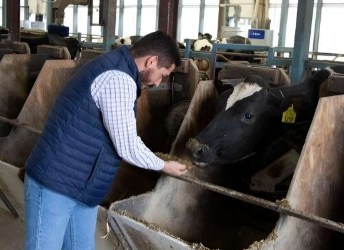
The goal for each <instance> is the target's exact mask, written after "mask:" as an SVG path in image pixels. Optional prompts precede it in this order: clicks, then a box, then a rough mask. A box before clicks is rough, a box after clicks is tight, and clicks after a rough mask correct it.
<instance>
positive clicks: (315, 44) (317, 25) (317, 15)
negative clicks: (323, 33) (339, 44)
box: [313, 0, 323, 59]
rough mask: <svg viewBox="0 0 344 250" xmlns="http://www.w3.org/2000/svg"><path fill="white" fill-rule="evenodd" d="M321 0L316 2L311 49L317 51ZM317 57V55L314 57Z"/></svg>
mask: <svg viewBox="0 0 344 250" xmlns="http://www.w3.org/2000/svg"><path fill="white" fill-rule="evenodd" d="M322 6H323V1H322V0H318V3H317V12H316V16H315V27H314V41H313V51H314V52H318V51H319V37H320V23H321V11H322ZM313 59H317V56H315V58H313Z"/></svg>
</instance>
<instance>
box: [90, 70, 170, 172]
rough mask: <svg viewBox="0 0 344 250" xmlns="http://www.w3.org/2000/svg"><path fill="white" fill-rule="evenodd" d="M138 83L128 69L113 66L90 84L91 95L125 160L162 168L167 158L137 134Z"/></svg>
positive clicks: (114, 143) (145, 166)
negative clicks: (149, 146)
mask: <svg viewBox="0 0 344 250" xmlns="http://www.w3.org/2000/svg"><path fill="white" fill-rule="evenodd" d="M136 90H137V86H136V83H135V82H134V80H133V79H132V78H131V77H130V76H129V75H128V74H126V73H124V72H121V71H118V70H110V71H106V72H104V73H102V74H101V75H99V76H98V77H97V78H96V79H95V80H94V81H93V83H92V85H91V95H92V97H93V99H94V101H95V103H96V105H97V107H98V108H99V110H100V111H101V113H102V115H103V123H104V126H105V128H106V129H107V131H108V132H109V134H110V137H111V139H112V142H113V145H114V146H115V149H116V151H117V153H118V155H119V156H120V157H121V158H123V159H124V160H125V161H126V162H128V163H130V164H133V165H136V166H138V167H141V168H145V169H152V170H161V169H162V168H163V167H164V164H165V162H164V161H163V160H161V159H160V158H158V157H157V156H155V154H154V153H152V151H150V150H149V149H148V148H147V147H146V145H145V144H144V143H143V142H142V140H141V138H140V137H139V136H138V135H137V130H136V118H135V113H134V110H133V108H134V103H135V100H136Z"/></svg>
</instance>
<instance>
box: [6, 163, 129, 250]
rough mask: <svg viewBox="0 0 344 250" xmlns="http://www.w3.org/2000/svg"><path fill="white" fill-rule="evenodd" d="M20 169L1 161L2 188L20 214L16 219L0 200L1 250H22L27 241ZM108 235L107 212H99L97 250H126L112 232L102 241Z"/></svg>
mask: <svg viewBox="0 0 344 250" xmlns="http://www.w3.org/2000/svg"><path fill="white" fill-rule="evenodd" d="M17 173H18V168H16V167H14V166H12V165H9V164H6V163H4V162H2V161H0V188H1V190H2V192H4V193H5V195H6V197H7V198H8V199H9V200H10V201H11V203H12V205H13V206H14V207H15V209H16V210H17V212H18V214H19V218H17V219H16V218H14V217H13V215H12V214H11V213H10V211H9V210H8V209H7V207H6V206H5V204H4V203H3V202H2V201H1V200H0V246H1V247H0V248H1V250H22V249H25V247H24V239H25V222H24V218H25V211H24V192H23V183H22V182H21V180H20V179H19V178H18V177H17ZM106 234H107V229H106V210H105V209H104V208H102V207H100V208H99V210H98V221H97V229H96V235H95V239H96V249H97V250H110V249H111V250H124V249H123V247H122V246H121V244H120V243H119V241H118V239H117V237H116V236H115V235H114V234H113V233H112V232H111V233H110V234H109V237H107V238H106V239H102V238H101V237H102V236H104V235H106Z"/></svg>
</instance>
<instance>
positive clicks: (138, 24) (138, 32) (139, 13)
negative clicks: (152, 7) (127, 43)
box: [136, 0, 142, 36]
mask: <svg viewBox="0 0 344 250" xmlns="http://www.w3.org/2000/svg"><path fill="white" fill-rule="evenodd" d="M141 16H142V0H138V1H137V18H136V35H137V36H139V35H141Z"/></svg>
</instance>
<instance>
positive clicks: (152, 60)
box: [145, 56, 159, 68]
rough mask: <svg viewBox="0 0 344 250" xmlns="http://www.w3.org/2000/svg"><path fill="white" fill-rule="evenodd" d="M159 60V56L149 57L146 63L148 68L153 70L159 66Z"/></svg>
mask: <svg viewBox="0 0 344 250" xmlns="http://www.w3.org/2000/svg"><path fill="white" fill-rule="evenodd" d="M158 59H159V57H158V56H149V57H147V60H146V63H145V66H146V68H152V67H155V66H157V65H158Z"/></svg>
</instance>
